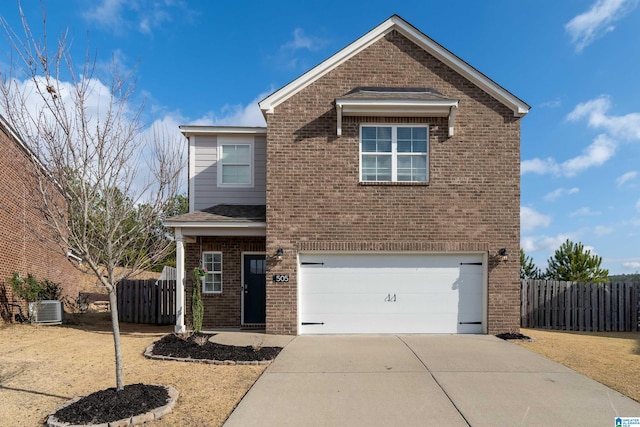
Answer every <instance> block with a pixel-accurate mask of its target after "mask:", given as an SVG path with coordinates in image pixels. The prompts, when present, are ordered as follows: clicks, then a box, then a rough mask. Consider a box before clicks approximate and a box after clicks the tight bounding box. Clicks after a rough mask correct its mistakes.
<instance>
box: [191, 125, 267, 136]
mask: <svg viewBox="0 0 640 427" xmlns="http://www.w3.org/2000/svg"><path fill="white" fill-rule="evenodd" d="M179 128H180V132H182V134H183V135H184V136H186V137H189V136H191V135H266V134H267V128H266V127H263V126H260V127H245V126H191V125H183V126H179Z"/></svg>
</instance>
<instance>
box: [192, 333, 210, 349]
mask: <svg viewBox="0 0 640 427" xmlns="http://www.w3.org/2000/svg"><path fill="white" fill-rule="evenodd" d="M208 341H209V337H208V336H206V335H196V336H194V337H193V342H194V343H196V344H198V345H199V346H200V347H202V346H203V345H205V344H206V343H207V342H208Z"/></svg>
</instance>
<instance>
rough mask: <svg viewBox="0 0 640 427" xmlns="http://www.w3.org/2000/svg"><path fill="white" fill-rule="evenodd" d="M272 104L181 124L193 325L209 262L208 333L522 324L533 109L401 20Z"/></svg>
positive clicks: (461, 329) (180, 243) (178, 221)
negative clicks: (223, 119)
mask: <svg viewBox="0 0 640 427" xmlns="http://www.w3.org/2000/svg"><path fill="white" fill-rule="evenodd" d="M259 105H260V108H261V109H262V111H263V113H264V116H265V118H266V122H267V126H266V128H264V127H260V128H243V127H209V126H182V127H181V130H182V133H183V134H184V135H185V136H186V137H187V139H188V141H189V203H190V206H189V213H188V214H185V215H182V216H178V217H174V218H172V219H170V220H169V221H167V224H168V225H169V226H171V227H173V228H174V230H175V232H176V241H177V249H178V263H177V264H178V279H179V283H182V279H183V278H184V279H186V280H185V281H184V284H185V287H186V291H187V292H186V296H184V298H183V296H182V292H178V294H179V296H178V306H179V313H180V314H181V315H179V316H178V321H177V325H176V329H177V330H182V329H184V323H183V322H184V320H185V316H184V315H185V314H186V319H187V321H188V319H189V313H190V308H189V307H190V295H191V288H192V286H193V274H192V273H191V272H192V271H193V269H194V268H195V267H196V266H198V265H202V266H204V267H205V268H207V270H208V273H207V275H206V279H205V282H204V284H203V287H202V290H203V298H204V305H205V321H204V324H205V327H242V326H256V325H264V326H265V327H266V331H267V333H282V334H322V333H432V332H435V333H437V332H442V333H498V332H504V331H510V330H517V329H518V327H519V273H518V271H519V270H518V269H519V265H518V256H517V254H518V249H519V242H520V241H519V235H520V216H519V204H520V173H519V172H520V118H522V117H523V116H524V115H525V114H526V113H527V112H528V110H529V106H528V105H527V104H526V103H524V102H523V101H522V100H520V99H519V98H517V97H516V96H514V95H512V94H511V93H509V92H508V91H507V90H505V89H504V88H502V87H501V86H499V85H498V84H497V83H495V82H493V81H492V80H490V79H489V78H488V77H486V76H485V75H484V74H482V73H480V72H479V71H477V70H476V69H474V68H473V67H471V66H470V65H469V64H467V63H466V62H464V61H463V60H461V59H460V58H458V57H456V56H455V55H454V54H452V53H451V52H449V51H448V50H446V49H445V48H443V47H442V46H440V45H439V44H437V43H436V42H434V41H433V40H432V39H430V38H429V37H427V36H426V35H425V34H423V33H422V32H420V31H419V30H417V29H416V28H415V27H413V26H411V25H410V24H409V23H407V22H406V21H404V20H403V19H402V18H400V17H398V16H395V15H394V16H392V17H391V18H389V19H388V20H386V21H385V22H383V23H382V24H380V25H379V26H377V27H376V28H374V29H373V30H371V31H370V32H369V33H367V34H365V35H364V36H363V37H361V38H360V39H358V40H356V41H355V42H353V43H351V44H350V45H349V46H347V47H345V48H344V49H342V50H341V51H339V52H338V53H336V54H335V55H333V56H332V57H330V58H328V59H327V60H325V61H324V62H322V63H321V64H319V65H317V66H316V67H315V68H313V69H311V70H309V71H308V72H307V73H305V74H303V75H302V76H300V77H299V78H297V79H296V80H294V81H292V82H291V83H289V84H287V85H286V86H284V87H282V88H281V89H279V90H277V91H276V92H274V93H273V94H271V95H269V96H268V97H267V98H265V99H264V100H263V101H261V102H260V104H259ZM179 288H180V286H179Z"/></svg>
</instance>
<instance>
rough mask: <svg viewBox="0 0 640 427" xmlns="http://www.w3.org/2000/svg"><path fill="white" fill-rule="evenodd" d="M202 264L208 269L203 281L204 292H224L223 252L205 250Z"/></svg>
mask: <svg viewBox="0 0 640 427" xmlns="http://www.w3.org/2000/svg"><path fill="white" fill-rule="evenodd" d="M202 266H203V267H204V268H205V270H206V271H207V273H206V274H205V276H204V282H203V283H202V293H203V294H219V293H222V254H221V253H220V252H203V253H202Z"/></svg>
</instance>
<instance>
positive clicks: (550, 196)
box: [544, 187, 580, 202]
mask: <svg viewBox="0 0 640 427" xmlns="http://www.w3.org/2000/svg"><path fill="white" fill-rule="evenodd" d="M579 191H580V189H579V188H578V187H573V188H562V187H560V188H557V189H555V190H553V191H552V192H550V193H547V194H546V195H545V196H544V199H545V200H547V201H549V202H551V201H553V200H556V199H558V198H560V197H562V196H570V195H571V194H576V193H578V192H579Z"/></svg>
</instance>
